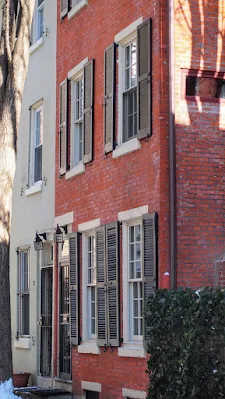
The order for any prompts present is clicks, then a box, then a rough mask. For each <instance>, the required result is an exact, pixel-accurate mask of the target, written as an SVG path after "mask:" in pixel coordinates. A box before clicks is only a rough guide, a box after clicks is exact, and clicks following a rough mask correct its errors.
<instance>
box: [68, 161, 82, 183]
mask: <svg viewBox="0 0 225 399" xmlns="http://www.w3.org/2000/svg"><path fill="white" fill-rule="evenodd" d="M84 172H85V165H84V163H83V162H80V163H79V164H78V165H76V166H74V168H72V169H71V170H69V171H68V172H66V175H65V179H66V180H69V179H72V177H74V176H78V175H81V174H82V173H84Z"/></svg>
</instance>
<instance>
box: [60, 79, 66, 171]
mask: <svg viewBox="0 0 225 399" xmlns="http://www.w3.org/2000/svg"><path fill="white" fill-rule="evenodd" d="M59 102H60V111H59V114H60V115H59V119H60V121H59V123H60V126H59V168H60V176H62V175H63V174H64V173H66V168H67V79H66V80H64V81H63V82H62V83H61V85H60V101H59Z"/></svg>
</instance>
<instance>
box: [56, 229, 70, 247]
mask: <svg viewBox="0 0 225 399" xmlns="http://www.w3.org/2000/svg"><path fill="white" fill-rule="evenodd" d="M62 229H63V230H64V232H65V234H67V226H61V227H59V225H58V224H57V228H56V231H55V242H56V244H61V243H62V242H63V231H62Z"/></svg>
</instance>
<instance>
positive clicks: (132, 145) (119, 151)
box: [112, 137, 141, 158]
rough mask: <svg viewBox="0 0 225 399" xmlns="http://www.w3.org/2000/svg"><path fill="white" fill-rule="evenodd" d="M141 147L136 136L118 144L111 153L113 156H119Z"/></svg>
mask: <svg viewBox="0 0 225 399" xmlns="http://www.w3.org/2000/svg"><path fill="white" fill-rule="evenodd" d="M140 148H141V143H140V141H139V140H138V139H137V137H135V138H133V139H131V140H128V141H125V142H124V143H122V144H120V145H119V146H118V147H117V148H116V149H115V150H114V151H113V154H112V157H113V158H119V157H121V156H122V155H126V154H129V153H130V152H133V151H136V150H140Z"/></svg>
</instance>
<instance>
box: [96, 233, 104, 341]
mask: <svg viewBox="0 0 225 399" xmlns="http://www.w3.org/2000/svg"><path fill="white" fill-rule="evenodd" d="M96 265H97V344H98V345H99V346H104V345H107V302H106V264H105V226H101V227H98V228H97V229H96Z"/></svg>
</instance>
